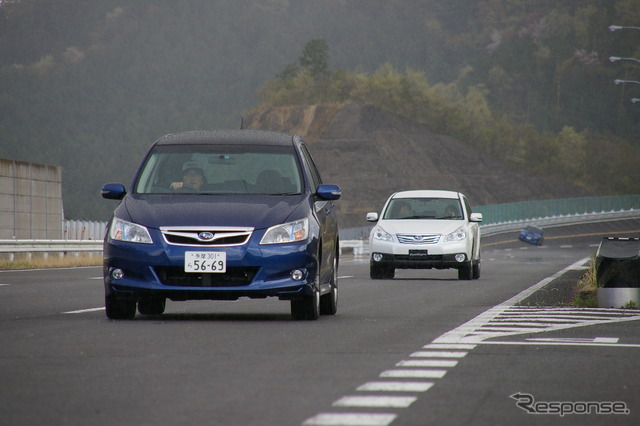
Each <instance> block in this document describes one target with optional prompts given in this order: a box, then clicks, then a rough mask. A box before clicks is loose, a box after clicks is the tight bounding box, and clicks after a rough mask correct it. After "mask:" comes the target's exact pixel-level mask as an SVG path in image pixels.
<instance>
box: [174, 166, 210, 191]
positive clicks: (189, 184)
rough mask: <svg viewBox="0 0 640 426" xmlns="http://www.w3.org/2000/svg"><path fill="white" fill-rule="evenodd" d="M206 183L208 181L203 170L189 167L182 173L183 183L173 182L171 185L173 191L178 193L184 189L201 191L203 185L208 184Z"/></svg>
mask: <svg viewBox="0 0 640 426" xmlns="http://www.w3.org/2000/svg"><path fill="white" fill-rule="evenodd" d="M206 181H207V180H206V178H205V177H204V172H203V171H202V169H201V168H199V167H189V168H187V169H184V170H183V171H182V181H181V182H173V183H172V184H171V189H172V190H174V191H176V190H180V189H183V188H184V189H191V190H194V191H199V190H200V188H201V187H202V185H204V184H205V183H206Z"/></svg>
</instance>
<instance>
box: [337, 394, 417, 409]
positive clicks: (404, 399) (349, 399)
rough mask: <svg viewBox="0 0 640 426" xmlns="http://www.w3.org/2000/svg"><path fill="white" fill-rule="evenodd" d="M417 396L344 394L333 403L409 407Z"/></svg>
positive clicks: (349, 405)
mask: <svg viewBox="0 0 640 426" xmlns="http://www.w3.org/2000/svg"><path fill="white" fill-rule="evenodd" d="M416 399H418V398H416V397H415V396H359V395H356V396H343V397H342V398H340V399H339V400H337V401H336V402H334V403H333V405H334V406H335V407H376V408H381V407H387V408H407V407H408V406H410V405H411V404H413V403H414V402H415V401H416Z"/></svg>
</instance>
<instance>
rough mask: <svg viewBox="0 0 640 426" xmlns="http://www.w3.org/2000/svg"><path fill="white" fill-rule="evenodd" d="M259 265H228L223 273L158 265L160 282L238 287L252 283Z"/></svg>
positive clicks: (184, 285) (186, 285)
mask: <svg viewBox="0 0 640 426" xmlns="http://www.w3.org/2000/svg"><path fill="white" fill-rule="evenodd" d="M258 269H259V268H258V267H228V268H227V272H225V273H223V274H201V273H191V272H189V273H187V272H184V268H183V267H181V266H156V267H154V270H155V271H156V274H157V275H158V278H159V279H160V282H161V283H162V284H163V285H166V286H174V287H236V286H246V285H249V284H251V281H253V277H254V276H255V275H256V273H257V272H258Z"/></svg>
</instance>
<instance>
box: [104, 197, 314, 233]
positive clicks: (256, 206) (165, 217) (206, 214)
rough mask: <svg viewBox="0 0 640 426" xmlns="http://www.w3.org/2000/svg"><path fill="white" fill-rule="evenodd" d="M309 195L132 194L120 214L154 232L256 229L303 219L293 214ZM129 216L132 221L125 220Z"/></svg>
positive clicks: (125, 201) (119, 209) (118, 213)
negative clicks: (167, 228)
mask: <svg viewBox="0 0 640 426" xmlns="http://www.w3.org/2000/svg"><path fill="white" fill-rule="evenodd" d="M306 198H307V196H306V195H293V196H291V195H290V196H246V195H241V196H238V195H230V196H226V195H186V194H178V195H166V194H163V195H148V194H145V195H141V194H129V195H127V196H126V197H125V199H124V201H123V203H122V204H121V205H120V207H119V208H118V210H117V212H116V214H117V215H118V216H119V217H121V218H123V219H125V220H129V221H131V222H134V223H138V224H140V225H144V226H147V227H150V228H156V229H157V228H160V227H161V226H241V227H253V228H255V229H261V228H267V227H269V226H272V225H275V224H278V223H284V222H286V221H288V220H289V219H291V220H296V219H299V217H297V216H300V217H302V215H303V214H305V213H304V212H300V213H299V214H298V215H296V217H291V218H290V216H291V214H292V213H293V212H294V211H295V210H296V209H297V208H298V207H299V206H300V205H301V204H303V203H304V201H305V200H306ZM125 216H128V217H125Z"/></svg>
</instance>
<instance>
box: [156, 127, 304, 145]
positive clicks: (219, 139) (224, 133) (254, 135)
mask: <svg viewBox="0 0 640 426" xmlns="http://www.w3.org/2000/svg"><path fill="white" fill-rule="evenodd" d="M299 140H300V137H299V136H298V135H294V134H289V133H278V132H270V131H265V130H196V131H189V132H182V133H172V134H168V135H166V136H163V137H161V138H160V139H158V140H157V141H156V142H155V144H154V145H182V144H185V145H229V144H233V145H279V146H291V145H293V143H294V141H299Z"/></svg>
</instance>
